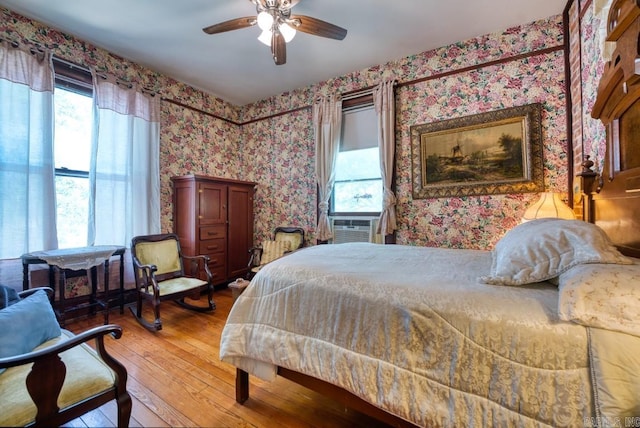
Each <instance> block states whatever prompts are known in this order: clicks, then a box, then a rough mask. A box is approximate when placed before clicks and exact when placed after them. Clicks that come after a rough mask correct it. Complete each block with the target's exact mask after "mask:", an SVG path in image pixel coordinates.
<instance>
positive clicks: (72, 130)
mask: <svg viewBox="0 0 640 428" xmlns="http://www.w3.org/2000/svg"><path fill="white" fill-rule="evenodd" d="M54 105H55V139H54V157H55V167H56V211H57V212H56V215H57V228H58V246H59V247H60V248H73V247H83V246H85V245H87V224H88V219H89V160H90V150H91V128H92V106H93V100H92V97H91V96H89V95H86V94H81V93H78V92H75V91H70V90H67V89H65V88H63V87H60V86H56V89H55V92H54Z"/></svg>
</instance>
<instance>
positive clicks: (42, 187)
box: [0, 39, 58, 259]
mask: <svg viewBox="0 0 640 428" xmlns="http://www.w3.org/2000/svg"><path fill="white" fill-rule="evenodd" d="M53 87H54V74H53V64H52V62H51V54H50V52H48V51H41V50H36V49H35V48H31V49H29V48H27V47H23V46H19V45H16V44H11V43H9V42H7V41H4V40H2V39H0V94H1V96H0V236H1V237H2V239H0V259H9V258H17V257H20V255H22V254H23V253H27V252H31V251H38V250H50V249H55V248H57V247H58V238H57V230H56V198H55V167H54V163H53Z"/></svg>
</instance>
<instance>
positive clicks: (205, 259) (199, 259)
mask: <svg viewBox="0 0 640 428" xmlns="http://www.w3.org/2000/svg"><path fill="white" fill-rule="evenodd" d="M182 260H183V264H184V262H185V261H190V262H192V263H195V266H194V265H192V266H191V272H190V274H191V275H192V276H196V275H197V272H198V265H199V264H200V263H202V267H203V269H204V272H205V274H206V275H207V282H209V284H212V283H213V274H212V273H211V271H210V270H209V261H210V260H211V257H209V256H207V255H196V256H185V255H184V254H183V255H182ZM194 272H196V273H194Z"/></svg>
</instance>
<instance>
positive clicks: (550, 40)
mask: <svg viewBox="0 0 640 428" xmlns="http://www.w3.org/2000/svg"><path fill="white" fill-rule="evenodd" d="M0 13H1V14H2V17H1V21H0V37H5V38H7V39H9V40H17V41H20V42H29V43H39V44H41V45H45V46H47V47H49V48H50V49H52V50H53V51H54V53H55V54H56V55H58V56H60V57H62V58H64V59H67V60H70V61H73V62H76V63H79V64H81V65H85V66H90V67H96V68H97V69H98V70H100V71H104V72H108V73H111V74H114V75H116V76H117V77H120V78H123V79H125V80H132V81H136V82H139V83H140V84H141V85H143V86H146V87H150V88H153V89H154V90H156V91H158V93H159V94H160V96H162V97H163V100H164V101H163V102H162V118H161V158H160V164H161V174H162V176H161V192H162V208H161V209H162V213H161V214H162V229H163V231H169V230H172V207H171V187H170V177H171V176H173V175H181V174H187V173H195V174H203V175H213V176H219V177H226V178H235V179H241V180H247V181H255V182H257V183H258V187H257V192H256V197H255V206H254V212H255V215H256V220H255V226H256V227H255V241H256V242H260V241H261V240H263V239H265V238H267V237H269V236H271V233H272V230H273V228H274V227H276V226H279V225H299V226H302V227H304V228H305V230H306V231H307V239H308V242H309V243H313V242H315V236H314V232H313V230H314V226H315V222H316V203H317V202H316V185H315V178H314V142H313V127H312V123H311V122H312V121H311V109H310V105H311V102H312V100H313V98H314V97H315V96H316V95H317V94H320V93H330V92H341V93H345V92H349V91H354V90H358V89H363V88H368V87H372V86H374V85H376V84H378V83H379V82H380V81H381V80H382V79H395V80H396V82H397V90H396V195H397V197H398V208H397V209H398V223H399V230H398V232H397V242H398V243H401V244H410V245H429V246H442V247H454V248H478V249H486V248H491V247H492V246H493V244H494V243H495V242H496V241H497V240H498V239H499V238H500V237H501V236H502V234H504V233H505V232H506V231H507V230H508V229H509V228H511V227H513V226H514V225H515V224H517V223H518V222H519V219H520V217H521V216H522V213H523V212H524V210H525V208H526V207H527V205H528V204H530V203H531V202H533V201H534V200H535V199H536V197H537V196H536V195H535V194H513V195H492V196H478V197H464V198H449V199H423V200H413V198H412V197H411V176H410V174H411V173H410V168H409V164H410V160H411V145H410V134H409V129H410V127H411V126H412V125H417V124H422V123H427V122H431V121H437V120H442V119H445V118H451V117H462V116H466V115H470V114H475V113H480V112H487V111H492V110H497V109H502V108H506V107H512V106H518V105H524V104H529V103H533V102H540V103H542V105H543V113H542V122H543V140H544V166H545V173H544V176H545V187H546V188H547V189H550V190H557V191H560V192H566V191H567V189H568V183H569V174H568V171H567V155H568V153H567V141H566V138H567V137H566V135H567V131H566V123H567V118H566V114H567V113H566V107H565V103H566V99H565V78H564V54H563V49H562V48H563V26H562V17H560V16H556V17H550V18H548V19H543V20H540V21H536V22H533V23H530V24H526V25H522V26H518V27H514V28H509V29H506V30H504V31H501V32H496V33H492V34H488V35H483V36H480V37H477V38H474V39H470V40H466V41H461V42H458V43H455V44H452V45H449V46H445V47H442V48H439V49H435V50H432V51H427V52H422V53H416V54H415V55H411V56H409V57H406V58H402V59H399V60H396V61H392V62H389V63H386V64H381V65H377V66H374V67H370V68H367V69H364V70H359V71H354V72H352V73H350V74H347V75H344V76H337V77H335V78H332V79H329V80H327V81H324V82H318V83H317V84H315V85H311V86H309V87H304V88H297V89H294V90H292V91H289V92H286V93H282V94H279V95H277V96H274V97H272V98H269V99H265V100H262V101H259V102H256V103H253V104H250V105H246V106H234V105H231V104H229V103H227V102H225V101H224V100H221V99H219V98H216V97H213V96H211V95H208V94H206V93H203V92H201V91H199V90H196V89H194V88H191V87H189V86H187V85H185V84H182V83H180V82H177V81H175V80H174V79H172V78H170V77H167V76H163V75H160V74H158V73H156V72H154V71H152V70H149V69H146V68H144V67H142V66H140V65H138V64H135V63H133V62H131V61H128V60H126V59H124V58H119V57H117V56H114V55H113V54H110V53H109V52H106V51H104V50H101V49H99V48H96V47H94V46H91V45H89V44H87V43H85V42H83V41H80V40H77V39H75V38H73V37H71V36H68V35H66V34H64V33H61V32H59V31H56V30H53V29H50V28H47V27H46V26H43V25H41V24H39V23H37V22H33V21H30V20H28V19H26V18H24V17H21V16H20V15H17V14H14V13H12V12H10V11H8V10H6V9H2V8H0ZM168 100H175V101H178V102H179V103H181V104H184V105H188V106H192V107H195V108H196V109H197V110H193V109H190V108H185V107H183V106H180V105H177V104H175V103H172V102H170V101H168ZM238 124H239V125H238Z"/></svg>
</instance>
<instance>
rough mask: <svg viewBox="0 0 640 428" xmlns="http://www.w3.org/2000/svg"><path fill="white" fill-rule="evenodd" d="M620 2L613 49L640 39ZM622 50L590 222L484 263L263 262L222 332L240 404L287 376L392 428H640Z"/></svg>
mask: <svg viewBox="0 0 640 428" xmlns="http://www.w3.org/2000/svg"><path fill="white" fill-rule="evenodd" d="M631 4H632V2H623V1H617V2H614V5H613V6H612V11H613V12H615V22H612V23H610V25H609V27H608V28H610V32H611V33H614V34H615V37H618V38H620V39H624V38H625V37H627V36H625V34H627V35H628V34H631V35H630V36H628V37H631V38H633V37H635V39H636V40H637V37H638V31H637V29H636V28H637V20H638V11H639V10H638V8H637V7H636V6H633V7H631V10H629V5H631ZM616 8H617V9H616ZM613 12H612V13H613ZM627 15H629V16H632V18H630V19H628V20H627V19H624V18H625V17H626V16H627ZM633 23H635V24H634V25H632V24H633ZM621 26H624V28H622V27H621ZM618 45H619V48H618V50H616V53H615V54H614V57H615V55H619V57H618V59H617V60H616V61H614V63H612V64H609V65H608V66H607V68H606V69H605V73H604V75H603V80H602V82H601V85H600V87H599V92H598V101H597V102H596V106H595V108H594V116H595V117H597V118H599V119H601V120H602V121H603V123H604V124H605V125H606V126H607V144H608V147H607V160H606V162H605V166H604V170H603V171H602V174H598V173H596V172H595V171H594V170H593V169H592V168H591V165H590V164H589V163H585V165H584V171H583V173H582V174H581V178H582V180H583V185H582V187H583V189H584V192H585V198H584V201H585V207H584V211H585V213H586V215H585V217H586V219H587V220H588V221H580V220H559V219H542V220H536V221H532V222H528V223H524V224H522V225H518V226H517V227H515V228H514V229H512V230H510V231H509V232H507V233H506V234H505V235H504V237H503V238H502V239H501V240H500V241H499V242H498V243H497V244H496V246H495V248H494V249H492V250H491V251H478V250H449V249H436V248H425V247H414V246H403V245H375V244H339V245H318V246H314V247H309V248H306V249H303V250H299V251H297V252H295V253H293V254H290V255H288V256H287V257H284V258H282V259H279V260H277V261H274V262H272V263H270V264H269V265H267V266H266V267H265V268H264V269H262V270H261V271H260V272H259V273H258V274H257V275H256V276H255V278H254V279H253V280H252V282H251V284H250V285H249V287H248V288H247V289H246V290H245V291H244V293H243V294H242V295H240V296H239V298H238V300H237V301H236V303H235V304H234V306H233V308H232V310H231V312H230V314H229V318H228V320H227V323H226V325H225V327H224V329H223V333H222V338H221V346H220V356H221V359H222V360H223V361H226V362H228V363H230V364H232V365H234V366H235V367H237V368H238V371H237V380H236V388H237V392H236V394H237V397H236V398H237V401H239V402H244V401H245V400H247V399H248V398H249V390H248V383H249V381H248V376H249V374H251V375H255V376H258V377H260V378H263V379H267V380H270V379H274V378H275V377H276V376H284V377H287V378H289V379H292V380H294V381H296V382H298V383H301V384H303V385H305V386H308V387H311V388H313V389H316V390H319V391H321V392H323V393H326V394H329V395H331V396H333V397H339V399H341V400H343V401H344V402H345V403H346V404H347V405H349V406H351V407H353V408H355V409H357V410H361V411H364V412H366V413H368V414H371V415H373V416H375V417H378V418H379V419H381V420H383V421H386V422H388V423H389V424H391V425H394V426H615V425H616V424H618V425H619V426H638V424H640V315H638V314H640V259H639V257H640V214H638V213H640V159H639V158H640V156H639V155H638V153H640V141H638V137H637V136H634V133H635V132H633V129H634V126H635V123H636V121H635V118H636V117H640V104H639V103H637V100H638V98H639V97H640V89H636V87H635V86H633V85H636V80H637V79H635V74H634V73H635V69H634V68H633V67H631V66H630V65H628V64H629V62H628V61H625V60H624V58H626V57H628V56H630V55H631V56H632V59H633V61H631V64H633V62H634V61H635V58H636V56H635V55H636V54H635V52H634V51H633V46H635V43H632V44H626V43H624V44H623V43H620V42H619V44H618ZM624 46H629V48H626V47H624ZM621 58H622V59H621ZM625 67H626V68H625ZM629 73H631V74H629ZM630 76H631V77H630ZM621 86H624V88H625V89H621ZM639 86H640V84H639ZM629 88H631V89H630V90H629ZM635 134H637V133H635Z"/></svg>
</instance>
